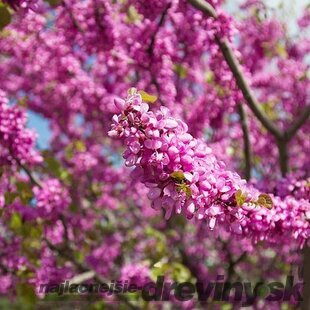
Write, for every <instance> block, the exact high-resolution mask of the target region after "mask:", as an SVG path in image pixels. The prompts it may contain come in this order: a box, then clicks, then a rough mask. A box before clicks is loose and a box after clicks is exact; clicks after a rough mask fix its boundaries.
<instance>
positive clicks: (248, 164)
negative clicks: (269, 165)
mask: <svg viewBox="0 0 310 310" xmlns="http://www.w3.org/2000/svg"><path fill="white" fill-rule="evenodd" d="M238 113H239V117H240V123H241V128H242V133H243V153H244V160H245V173H244V174H245V178H246V180H250V178H251V168H252V150H251V142H250V132H249V126H248V120H247V115H246V113H245V111H244V107H243V105H242V104H241V103H240V104H239V105H238Z"/></svg>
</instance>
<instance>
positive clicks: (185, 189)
mask: <svg viewBox="0 0 310 310" xmlns="http://www.w3.org/2000/svg"><path fill="white" fill-rule="evenodd" d="M177 189H178V190H179V191H181V192H184V193H185V195H186V198H190V197H191V196H192V191H191V189H190V187H189V185H187V184H177Z"/></svg>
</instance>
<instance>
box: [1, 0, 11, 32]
mask: <svg viewBox="0 0 310 310" xmlns="http://www.w3.org/2000/svg"><path fill="white" fill-rule="evenodd" d="M10 22H11V13H10V11H9V10H8V8H7V7H6V6H5V5H4V4H3V3H1V2H0V30H2V29H3V28H4V27H5V26H7V25H8V24H9V23H10Z"/></svg>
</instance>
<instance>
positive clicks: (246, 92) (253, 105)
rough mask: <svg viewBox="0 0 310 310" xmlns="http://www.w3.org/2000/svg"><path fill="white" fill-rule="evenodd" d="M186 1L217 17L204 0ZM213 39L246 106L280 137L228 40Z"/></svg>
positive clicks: (217, 37) (268, 128) (272, 132)
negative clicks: (255, 94) (263, 109)
mask: <svg viewBox="0 0 310 310" xmlns="http://www.w3.org/2000/svg"><path fill="white" fill-rule="evenodd" d="M188 2H189V3H190V4H191V5H193V6H194V7H195V8H197V9H198V10H200V11H202V12H203V13H204V14H206V15H207V16H210V17H213V18H217V15H216V12H215V10H214V8H213V7H212V6H211V5H210V4H209V3H207V2H205V1H204V0H188ZM215 41H216V43H217V44H218V46H219V48H220V50H221V52H222V54H223V56H224V59H225V60H226V62H227V64H228V66H229V68H230V70H231V72H232V73H233V75H234V77H235V79H236V82H237V85H238V87H239V89H240V90H241V92H242V94H243V97H244V99H245V100H246V102H247V104H248V106H249V107H250V109H251V111H252V112H253V113H254V115H255V116H256V117H257V118H258V120H259V121H260V122H261V123H262V125H263V126H264V127H265V128H266V129H267V130H268V131H269V132H270V133H271V134H272V135H274V136H275V137H276V138H278V139H280V138H282V136H283V134H282V133H281V132H280V130H279V129H278V128H277V127H276V126H275V125H274V124H273V123H272V122H271V121H270V120H269V119H268V117H267V116H266V115H265V113H264V112H263V111H262V109H261V108H260V105H259V103H258V101H257V100H256V98H255V96H254V94H253V93H252V91H251V89H250V86H249V85H248V83H247V81H246V79H245V77H244V74H243V72H242V69H241V66H240V64H239V62H238V60H237V58H236V56H235V55H234V52H233V50H232V49H231V47H230V45H229V42H228V41H227V40H226V39H225V38H219V36H218V35H215Z"/></svg>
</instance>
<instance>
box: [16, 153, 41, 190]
mask: <svg viewBox="0 0 310 310" xmlns="http://www.w3.org/2000/svg"><path fill="white" fill-rule="evenodd" d="M13 158H14V160H15V161H16V163H17V165H18V166H19V167H20V168H21V169H22V170H23V171H24V172H25V173H26V174H27V176H28V177H29V179H30V181H31V183H33V184H34V185H36V186H38V187H40V188H42V184H41V183H40V181H38V180H37V179H36V178H35V177H34V176H33V175H32V173H31V171H30V170H29V169H28V168H27V167H26V166H25V165H23V164H22V163H21V161H20V160H19V159H18V158H17V157H14V156H13Z"/></svg>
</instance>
